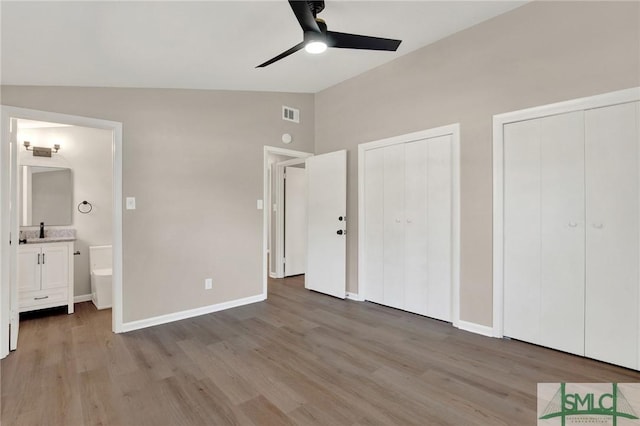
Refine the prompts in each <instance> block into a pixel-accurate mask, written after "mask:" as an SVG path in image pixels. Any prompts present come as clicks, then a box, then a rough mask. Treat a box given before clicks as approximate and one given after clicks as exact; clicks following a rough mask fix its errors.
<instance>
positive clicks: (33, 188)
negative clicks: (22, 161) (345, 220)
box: [18, 166, 73, 226]
mask: <svg viewBox="0 0 640 426" xmlns="http://www.w3.org/2000/svg"><path fill="white" fill-rule="evenodd" d="M19 182H20V191H19V194H18V196H19V200H18V203H19V206H20V226H38V225H39V224H40V222H44V224H45V226H47V225H71V220H72V210H71V209H72V204H73V181H72V177H71V169H68V168H62V167H42V166H20V176H19Z"/></svg>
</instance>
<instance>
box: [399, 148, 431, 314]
mask: <svg viewBox="0 0 640 426" xmlns="http://www.w3.org/2000/svg"><path fill="white" fill-rule="evenodd" d="M430 144H431V139H424V140H421V141H417V142H411V143H407V144H406V145H405V177H406V179H405V187H404V191H405V222H406V227H405V231H406V232H405V253H406V256H405V293H404V308H403V309H406V310H407V311H411V312H415V313H418V314H421V315H429V314H428V307H427V305H428V301H429V288H428V284H429V268H428V263H429V260H430V257H429V246H430V245H429V234H428V231H427V229H428V227H429V226H428V217H427V197H428V191H429V184H428V171H429V170H430V165H429V158H428V156H429V145H430Z"/></svg>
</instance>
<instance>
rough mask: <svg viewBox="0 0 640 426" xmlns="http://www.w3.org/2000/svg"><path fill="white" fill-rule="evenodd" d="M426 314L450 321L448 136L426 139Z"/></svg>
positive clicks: (449, 143)
mask: <svg viewBox="0 0 640 426" xmlns="http://www.w3.org/2000/svg"><path fill="white" fill-rule="evenodd" d="M427 164H428V166H427V200H428V202H427V235H428V238H427V260H428V279H427V286H428V291H427V295H428V298H427V313H426V315H428V316H430V317H433V318H437V319H440V320H443V321H451V189H452V188H451V185H452V178H451V172H452V167H451V136H441V137H438V138H433V139H429V143H428V162H427Z"/></svg>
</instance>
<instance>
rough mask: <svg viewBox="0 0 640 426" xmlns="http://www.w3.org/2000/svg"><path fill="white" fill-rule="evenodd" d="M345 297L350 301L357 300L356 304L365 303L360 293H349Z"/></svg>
mask: <svg viewBox="0 0 640 426" xmlns="http://www.w3.org/2000/svg"><path fill="white" fill-rule="evenodd" d="M345 296H346V298H347V299H349V300H355V301H356V302H364V298H363V297H360V295H359V294H358V293H351V292H349V291H348V292H347V293H346V295H345Z"/></svg>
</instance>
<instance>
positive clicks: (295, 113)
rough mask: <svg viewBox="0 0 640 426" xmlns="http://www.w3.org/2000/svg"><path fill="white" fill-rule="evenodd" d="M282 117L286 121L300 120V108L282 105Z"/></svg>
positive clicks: (295, 121)
mask: <svg viewBox="0 0 640 426" xmlns="http://www.w3.org/2000/svg"><path fill="white" fill-rule="evenodd" d="M282 119H283V120H285V121H293V122H294V123H299V122H300V110H299V109H295V108H291V107H288V106H285V105H282Z"/></svg>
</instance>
